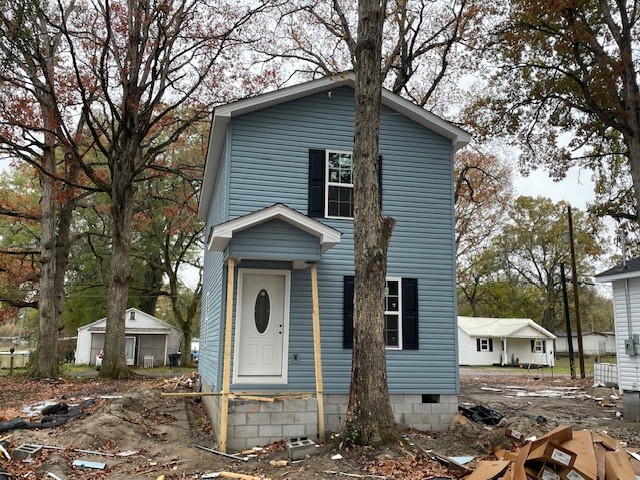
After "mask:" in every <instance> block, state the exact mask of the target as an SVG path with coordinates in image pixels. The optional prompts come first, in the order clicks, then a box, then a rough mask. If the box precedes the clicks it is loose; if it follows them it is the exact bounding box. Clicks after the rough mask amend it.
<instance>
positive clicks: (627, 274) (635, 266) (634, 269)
mask: <svg viewBox="0 0 640 480" xmlns="http://www.w3.org/2000/svg"><path fill="white" fill-rule="evenodd" d="M634 277H640V257H637V258H632V259H631V260H627V262H626V265H616V266H615V267H613V268H610V269H609V270H605V271H604V272H602V273H599V274H597V275H596V276H595V279H596V283H606V282H613V281H615V280H624V279H625V278H634Z"/></svg>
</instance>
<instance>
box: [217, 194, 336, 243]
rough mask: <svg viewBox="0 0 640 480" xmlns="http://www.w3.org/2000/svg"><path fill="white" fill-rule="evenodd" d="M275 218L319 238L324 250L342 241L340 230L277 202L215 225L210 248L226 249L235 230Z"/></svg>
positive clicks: (244, 228)
mask: <svg viewBox="0 0 640 480" xmlns="http://www.w3.org/2000/svg"><path fill="white" fill-rule="evenodd" d="M274 219H279V220H282V221H284V222H287V223H288V224H290V225H293V226H294V227H296V228H299V229H300V230H303V231H305V232H307V233H309V234H311V235H313V236H314V237H317V238H319V239H320V246H321V249H322V252H326V251H327V250H329V249H330V248H331V247H333V246H334V245H337V244H338V243H340V236H341V233H340V232H339V231H337V230H335V229H334V228H331V227H328V226H326V225H324V224H323V223H320V222H318V221H317V220H314V219H313V218H310V217H307V216H306V215H303V214H301V213H300V212H297V211H295V210H293V209H291V208H289V207H286V206H285V205H282V204H276V205H272V206H271V207H267V208H264V209H262V210H258V211H257V212H253V213H250V214H248V215H245V216H243V217H238V218H236V219H234V220H231V221H229V222H225V223H222V224H220V225H217V226H215V227H213V233H212V234H211V241H210V242H209V249H210V250H215V251H224V250H225V249H226V248H227V245H228V244H229V241H230V240H231V239H232V238H233V234H234V232H239V231H242V230H246V229H247V228H251V227H253V226H255V225H258V224H260V223H263V222H267V221H269V220H274Z"/></svg>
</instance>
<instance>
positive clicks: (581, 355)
mask: <svg viewBox="0 0 640 480" xmlns="http://www.w3.org/2000/svg"><path fill="white" fill-rule="evenodd" d="M567 213H568V216H569V246H570V247H571V277H572V278H571V284H572V285H573V303H574V306H575V309H576V336H577V337H578V356H579V358H580V378H585V372H584V349H583V348H582V326H581V325H580V301H579V300H578V271H577V268H576V249H575V246H574V241H573V217H572V215H571V205H569V206H568V207H567Z"/></svg>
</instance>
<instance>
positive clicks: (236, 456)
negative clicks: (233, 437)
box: [194, 445, 249, 462]
mask: <svg viewBox="0 0 640 480" xmlns="http://www.w3.org/2000/svg"><path fill="white" fill-rule="evenodd" d="M194 447H196V448H199V449H200V450H204V451H205V452H211V453H215V454H216V455H222V456H223V457H227V458H233V459H234V460H241V461H243V462H248V461H249V457H241V456H240V455H234V454H232V453H224V452H220V451H218V450H214V449H213V448H209V447H205V446H202V445H194Z"/></svg>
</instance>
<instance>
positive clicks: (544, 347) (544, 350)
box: [542, 340, 547, 353]
mask: <svg viewBox="0 0 640 480" xmlns="http://www.w3.org/2000/svg"><path fill="white" fill-rule="evenodd" d="M542 353H547V342H546V341H544V340H542Z"/></svg>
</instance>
